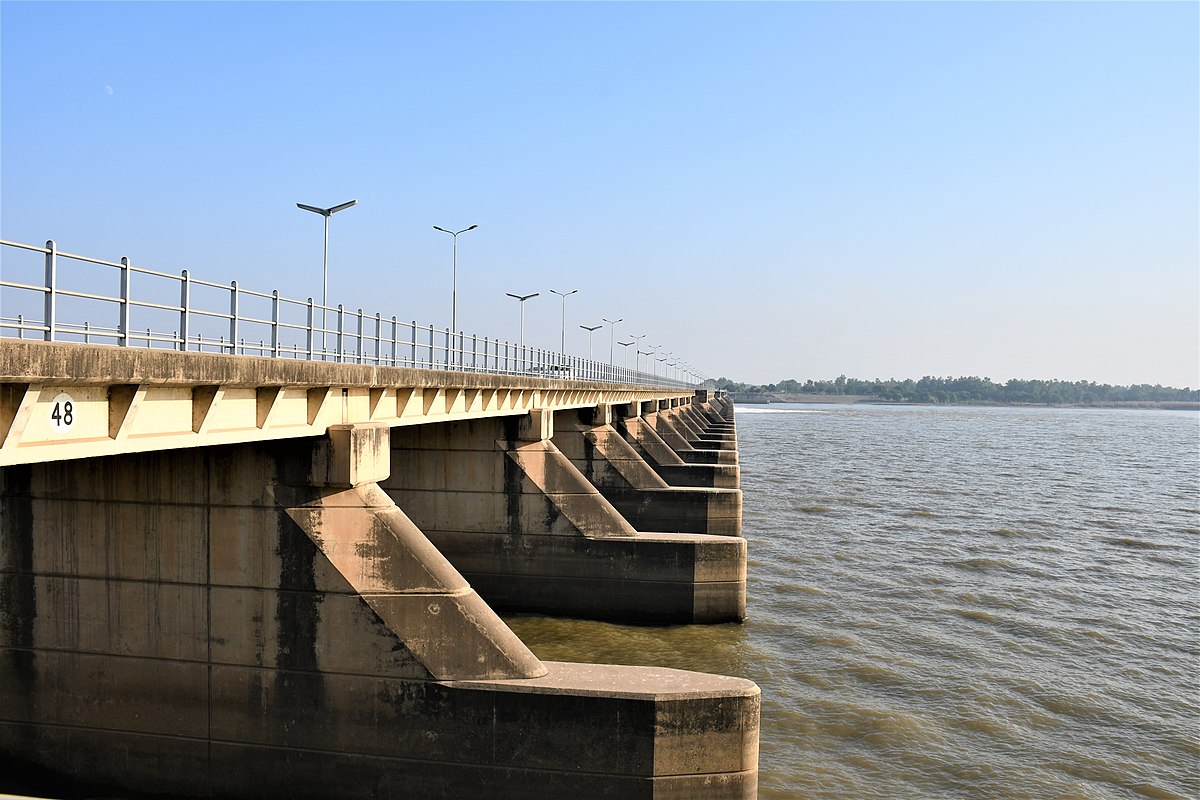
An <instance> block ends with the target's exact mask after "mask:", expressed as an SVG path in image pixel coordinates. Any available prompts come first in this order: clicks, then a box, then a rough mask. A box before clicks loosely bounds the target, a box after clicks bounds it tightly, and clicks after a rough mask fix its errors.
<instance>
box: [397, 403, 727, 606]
mask: <svg viewBox="0 0 1200 800" xmlns="http://www.w3.org/2000/svg"><path fill="white" fill-rule="evenodd" d="M552 435H553V414H551V413H549V412H543V413H539V414H534V415H531V416H529V417H524V418H509V419H506V420H499V421H490V420H477V421H465V422H457V423H449V424H445V425H438V426H421V427H416V428H407V429H401V430H397V431H395V432H394V433H393V439H392V452H393V456H392V474H391V477H390V478H388V480H387V481H385V482H383V484H382V486H383V487H384V489H385V490H386V491H387V492H388V494H389V495H390V496H391V497H392V499H394V500H395V501H396V502H397V504H398V505H399V506H400V507H402V508H403V509H404V510H405V512H406V513H407V514H408V515H409V516H410V517H411V518H412V519H413V521H414V522H415V523H416V524H417V525H418V527H420V528H421V530H422V531H424V532H425V534H426V535H427V536H428V537H429V538H430V540H431V541H433V543H434V544H435V545H436V546H437V547H438V549H439V550H440V551H441V552H442V553H443V554H444V555H445V556H446V557H447V558H448V559H449V560H450V561H451V563H453V564H454V565H455V566H456V567H457V568H458V570H459V571H460V572H462V573H463V574H464V575H465V576H466V577H467V579H468V580H469V581H470V582H471V584H472V585H473V586H475V587H476V588H477V589H478V590H479V592H480V594H481V595H482V596H483V597H484V598H486V599H487V601H488V603H490V604H491V605H493V606H494V607H496V608H499V609H502V610H513V611H538V612H542V613H547V614H560V615H565V616H577V617H590V618H597V619H609V620H622V621H636V622H662V623H667V622H727V621H734V620H741V619H743V618H744V616H745V602H746V600H745V591H746V584H745V581H746V543H745V540H743V539H741V538H737V537H733V536H728V535H705V534H681V533H670V532H667V533H662V532H641V531H639V530H637V529H636V528H634V527H633V526H632V525H630V524H629V522H628V521H627V520H626V519H625V518H624V517H623V516H622V514H621V513H620V512H619V511H618V510H617V509H616V508H615V507H614V506H613V504H612V503H611V502H609V501H608V500H607V499H606V498H605V497H604V495H603V494H601V493H600V492H599V491H598V490H597V489H596V487H595V486H593V485H592V484H591V483H589V482H588V480H587V479H586V478H585V477H584V476H583V475H582V474H581V473H580V472H579V470H578V469H576V468H575V465H574V464H572V463H571V461H570V460H569V459H568V458H567V457H566V456H564V455H563V453H562V452H561V451H559V450H558V448H557V447H555V446H554V444H553V442H552V440H551V437H552ZM738 500H739V503H738V507H739V509H740V497H739V498H738ZM706 511H707V509H706ZM714 519H716V517H714Z"/></svg>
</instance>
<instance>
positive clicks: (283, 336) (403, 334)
mask: <svg viewBox="0 0 1200 800" xmlns="http://www.w3.org/2000/svg"><path fill="white" fill-rule="evenodd" d="M21 252H24V253H30V254H33V257H34V258H36V256H37V255H41V256H42V257H43V259H44V265H35V266H33V267H32V269H34V270H36V269H38V266H44V281H43V282H42V283H41V284H37V283H31V282H30V277H28V276H23V277H25V280H24V281H20V280H15V279H10V276H12V275H13V273H14V269H13V267H12V265H11V262H12V261H13V259H14V258H16V257H19V256H17V255H16V254H18V253H21ZM5 255H8V256H9V258H8V259H4V256H5ZM5 260H7V261H8V262H9V264H5V263H4V262H5ZM64 267H70V268H71V269H72V275H71V276H70V277H69V278H68V279H66V280H63V279H62V278H61V277H60V271H61V270H62V269H63V268H64ZM17 272H20V270H17ZM106 278H107V279H109V280H110V281H111V280H113V279H114V278H115V280H116V283H117V288H116V289H111V288H110V289H107V290H105V288H104V287H105V283H104V281H105V279H106ZM108 292H115V293H108ZM201 293H203V294H205V295H206V297H204V298H199V297H198V296H197V295H199V294H201ZM135 312H137V313H136V314H135ZM94 320H98V321H99V322H98V323H97V322H95V321H94ZM0 337H7V338H18V339H43V340H45V341H47V342H56V341H76V342H83V343H85V344H115V345H118V346H121V347H160V348H169V349H174V350H179V351H192V352H209V353H225V354H229V355H249V356H265V357H272V358H293V359H303V360H309V361H332V362H340V363H353V364H370V365H376V366H392V367H411V368H416V369H437V370H451V371H460V372H473V373H487V374H500V375H524V376H532V377H544V378H554V379H562V380H582V381H595V382H600V383H612V384H634V385H651V386H666V387H678V388H690V387H693V386H695V385H697V383H696V381H693V380H685V379H683V378H682V377H681V376H680V373H679V371H678V369H677V368H676V369H671V370H670V372H669V373H668V374H661V375H660V374H659V367H662V371H663V372H667V370H668V367H667V365H665V364H663V362H662V361H661V358H656V359H654V360H653V361H652V367H653V370H652V371H651V372H649V373H646V372H642V371H640V370H637V369H629V368H628V367H625V366H620V365H616V364H606V363H603V362H598V361H593V360H590V359H585V358H581V357H578V356H573V355H568V354H565V353H561V352H558V351H553V350H546V349H544V348H537V347H529V346H523V345H515V344H513V343H511V342H508V341H504V340H501V339H496V338H491V337H486V336H484V337H480V336H478V335H476V334H470V335H468V334H466V333H465V332H464V331H451V330H450V329H449V328H448V327H447V328H438V327H436V326H434V325H432V324H430V325H420V324H418V323H417V320H415V319H411V320H401V319H400V318H399V317H397V316H395V315H392V316H384V315H383V314H381V313H379V312H376V313H373V314H370V313H366V312H364V311H363V309H361V308H359V309H355V310H351V309H347V308H345V307H344V306H342V305H341V304H339V305H336V306H324V305H322V304H320V303H315V302H314V301H313V299H312V298H311V297H310V298H307V299H306V300H297V299H293V298H287V297H282V296H280V294H279V292H278V291H271V292H261V291H255V290H251V289H246V288H243V287H241V286H240V285H239V284H238V282H237V281H230V282H229V283H228V284H221V283H214V282H212V281H206V280H201V279H198V278H194V277H192V275H191V273H190V272H189V271H188V270H186V269H184V270H181V271H180V272H179V273H177V274H176V273H170V272H164V271H161V270H155V269H149V268H146V267H140V266H135V265H134V264H132V263H130V260H129V259H128V258H122V259H121V260H120V261H119V262H113V261H104V260H101V259H98V258H90V257H88V256H82V255H77V254H74V253H66V252H63V251H60V250H59V249H58V247H57V245H56V244H55V243H54V242H53V241H48V242H47V243H46V246H45V247H39V246H37V245H30V244H23V243H20V242H11V241H8V240H4V239H0Z"/></svg>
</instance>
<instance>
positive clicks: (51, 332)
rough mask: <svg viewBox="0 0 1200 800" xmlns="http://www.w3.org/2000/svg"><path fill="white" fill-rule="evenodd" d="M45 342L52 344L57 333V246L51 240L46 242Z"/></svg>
mask: <svg viewBox="0 0 1200 800" xmlns="http://www.w3.org/2000/svg"><path fill="white" fill-rule="evenodd" d="M46 250H47V251H48V252H47V253H46V297H45V300H46V310H45V312H44V313H43V314H42V319H43V320H44V321H45V323H46V334H45V337H46V341H47V342H53V341H54V340H55V337H56V335H57V332H58V246H57V245H55V244H54V240H53V239H49V240H47V241H46Z"/></svg>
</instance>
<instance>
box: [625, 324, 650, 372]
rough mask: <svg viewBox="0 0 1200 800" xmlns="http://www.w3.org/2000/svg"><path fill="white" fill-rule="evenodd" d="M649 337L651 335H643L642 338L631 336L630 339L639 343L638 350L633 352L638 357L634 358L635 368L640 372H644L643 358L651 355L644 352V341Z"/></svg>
mask: <svg viewBox="0 0 1200 800" xmlns="http://www.w3.org/2000/svg"><path fill="white" fill-rule="evenodd" d="M649 335H650V334H648V333H643V334H642V335H641V336H630V337H629V338H630V339H633V341H634V342H636V343H637V348H636V349H635V350H634V351H633V352H634V353H636V354H637V357H636V358H634V360H633V361H634V364H633V368H634V369H636V370H637V371H638V372H641V371H642V356H648V355H650V354H649V353H643V352H642V339H645V338H646V337H647V336H649Z"/></svg>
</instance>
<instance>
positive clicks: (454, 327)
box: [433, 225, 479, 359]
mask: <svg viewBox="0 0 1200 800" xmlns="http://www.w3.org/2000/svg"><path fill="white" fill-rule="evenodd" d="M478 227H479V226H478V225H472V226H471V227H469V228H463V229H462V230H461V231H448V230H446V229H445V228H439V227H438V226H437V225H434V226H433V229H434V230H435V231H441V232H442V233H448V234H450V235H451V236H452V237H453V238H454V247H453V251H452V254H451V257H450V336H451V337H454V336H457V335H458V235H459V234H460V233H466V232H467V231H473V230H475V229H476V228H478ZM446 356H447V359H449V356H450V342H446Z"/></svg>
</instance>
